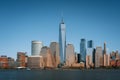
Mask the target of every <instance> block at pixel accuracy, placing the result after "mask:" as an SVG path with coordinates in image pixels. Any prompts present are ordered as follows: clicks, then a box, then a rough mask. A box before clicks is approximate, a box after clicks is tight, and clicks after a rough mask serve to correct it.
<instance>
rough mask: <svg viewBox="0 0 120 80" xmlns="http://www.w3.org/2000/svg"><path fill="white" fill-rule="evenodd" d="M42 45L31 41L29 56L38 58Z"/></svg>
mask: <svg viewBox="0 0 120 80" xmlns="http://www.w3.org/2000/svg"><path fill="white" fill-rule="evenodd" d="M42 46H43V44H42V42H40V41H32V49H31V53H32V54H31V55H32V56H38V55H40V51H41V48H42Z"/></svg>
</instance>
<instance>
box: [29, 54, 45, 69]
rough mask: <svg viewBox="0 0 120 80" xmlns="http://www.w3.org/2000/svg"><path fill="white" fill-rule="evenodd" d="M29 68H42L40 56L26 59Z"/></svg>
mask: <svg viewBox="0 0 120 80" xmlns="http://www.w3.org/2000/svg"><path fill="white" fill-rule="evenodd" d="M28 67H29V68H41V69H42V68H44V62H43V57H42V56H29V57H28Z"/></svg>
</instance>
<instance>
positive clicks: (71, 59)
mask: <svg viewBox="0 0 120 80" xmlns="http://www.w3.org/2000/svg"><path fill="white" fill-rule="evenodd" d="M74 63H75V53H74V46H73V45H72V44H68V45H67V47H66V66H69V67H71V66H72V64H74Z"/></svg>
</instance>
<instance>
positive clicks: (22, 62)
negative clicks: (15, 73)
mask: <svg viewBox="0 0 120 80" xmlns="http://www.w3.org/2000/svg"><path fill="white" fill-rule="evenodd" d="M17 64H18V65H17V66H18V67H26V52H17Z"/></svg>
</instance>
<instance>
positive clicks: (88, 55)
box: [86, 40, 93, 68]
mask: <svg viewBox="0 0 120 80" xmlns="http://www.w3.org/2000/svg"><path fill="white" fill-rule="evenodd" d="M92 65H93V41H92V40H89V41H88V42H87V51H86V67H87V68H88V67H91V66H92Z"/></svg>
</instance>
